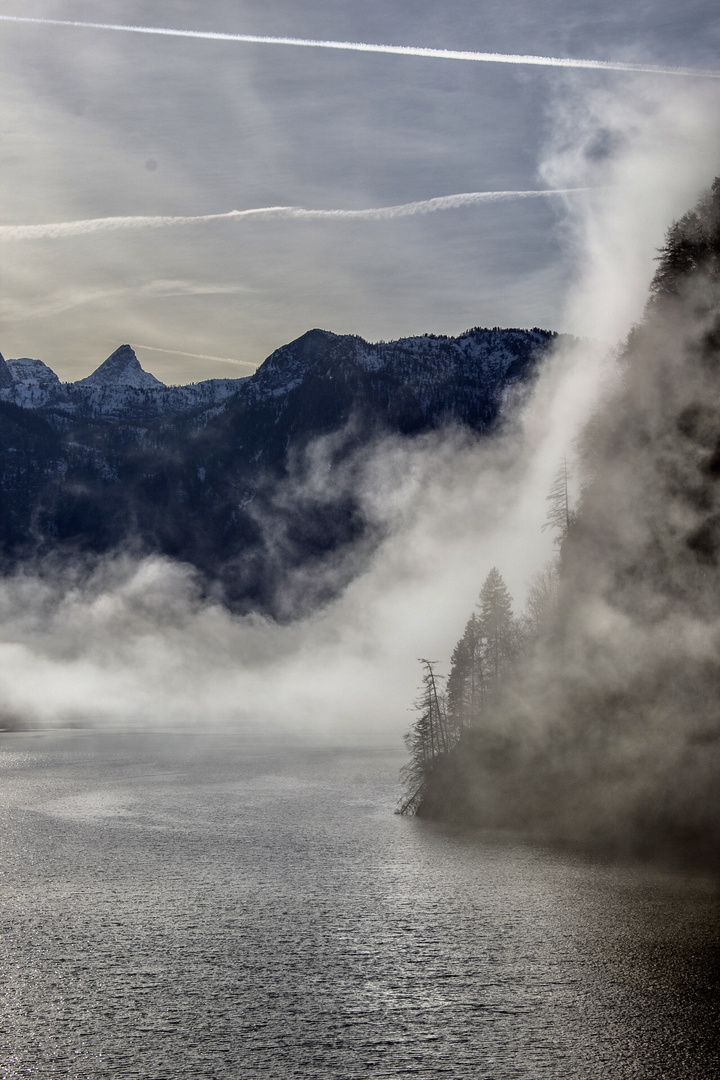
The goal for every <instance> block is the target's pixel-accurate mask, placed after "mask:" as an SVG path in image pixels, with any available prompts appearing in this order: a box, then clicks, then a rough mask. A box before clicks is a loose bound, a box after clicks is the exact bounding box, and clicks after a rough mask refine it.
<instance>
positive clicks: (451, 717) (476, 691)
mask: <svg viewBox="0 0 720 1080" xmlns="http://www.w3.org/2000/svg"><path fill="white" fill-rule="evenodd" d="M484 689H485V686H484V679H483V657H482V634H481V632H480V620H479V618H478V616H477V615H476V614H475V613H474V612H473V614H472V615H471V616H470V618H469V619H468V621H467V624H466V626H465V631H464V633H463V636H462V637H461V638H460V640H459V641H458V643H457V645H456V646H455V649H454V651H453V654H452V659H451V662H450V674H449V675H448V680H447V704H448V708H447V712H448V728H449V734H450V738H451V740H452V741H453V742H456V741H457V739H459V738H460V736H461V735H462V733H463V731H465V730H466V729H467V728H468V727H470V726H471V724H472V723H473V722H474V721H475V719H476V718H477V717H478V715H479V714H480V712H481V710H482V702H483V693H484Z"/></svg>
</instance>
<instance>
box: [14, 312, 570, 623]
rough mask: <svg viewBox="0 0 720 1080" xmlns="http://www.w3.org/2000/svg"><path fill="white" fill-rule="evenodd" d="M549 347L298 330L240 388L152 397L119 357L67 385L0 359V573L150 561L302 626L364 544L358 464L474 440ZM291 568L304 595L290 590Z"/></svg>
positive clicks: (503, 338)
mask: <svg viewBox="0 0 720 1080" xmlns="http://www.w3.org/2000/svg"><path fill="white" fill-rule="evenodd" d="M557 340H558V336H557V335H555V334H553V333H551V332H549V331H545V330H540V329H537V328H535V329H533V330H515V329H510V330H501V329H497V328H495V329H492V330H488V329H480V328H475V329H472V330H469V331H467V332H466V333H465V334H462V335H460V336H459V337H457V338H450V337H436V336H434V335H425V336H422V337H413V338H405V339H402V340H399V341H395V342H388V343H386V342H382V343H379V344H369V343H368V342H366V341H364V340H363V339H362V338H359V337H356V336H350V335H336V334H332V333H329V332H326V331H322V330H311V331H309V332H308V333H306V334H304V335H303V336H302V337H300V338H298V339H297V340H296V341H294V342H292V343H290V344H289V345H285V346H283V347H282V348H280V349H278V350H277V351H276V352H274V353H273V354H272V355H271V356H270V357H269V358H268V359H267V360H266V361H265V362H264V363H263V364H262V365H261V366H260V368H259V369H258V370H257V372H256V373H255V374H254V375H252V376H249V377H247V378H242V379H212V380H208V381H206V382H199V383H194V384H190V385H188V386H165V385H164V384H163V383H161V382H160V381H159V380H158V379H156V378H155V377H154V376H153V375H151V374H150V373H149V372H146V371H144V370H143V369H142V367H141V365H140V364H139V362H138V360H137V357H136V356H135V353H134V352H133V350H132V348H131V347H130V346H129V345H122V346H121V347H120V348H119V349H117V350H116V351H115V352H114V353H113V354H112V355H111V356H110V357H108V359H107V360H105V362H104V363H102V364H101V365H100V366H99V367H98V368H97V369H96V371H94V372H93V373H92V374H91V375H90V376H88V377H87V378H84V379H81V380H79V381H78V382H74V383H62V382H61V381H60V380H59V378H58V377H57V375H56V374H55V373H54V372H53V371H52V369H51V368H50V367H49V366H48V365H46V364H45V363H43V362H42V361H40V360H33V359H29V358H22V359H16V360H8V361H4V360H0V413H2V416H3V423H2V425H1V426H0V469H1V470H2V483H3V490H4V500H3V505H2V508H1V509H0V544H1V545H2V558H3V562H4V566H5V569H6V570H8V569H10V568H12V567H14V566H18V565H20V564H25V563H28V562H31V563H32V564H33V565H42V564H43V563H44V562H46V561H47V560H48V559H50V560H51V561H52V565H53V568H54V572H57V570H58V567H59V566H61V565H63V564H65V565H71V564H72V565H74V566H77V564H78V559H80V560H85V561H87V560H89V561H90V562H92V560H93V559H94V558H97V557H98V556H101V555H104V554H107V553H110V552H118V551H121V550H127V551H130V552H131V553H132V554H133V555H144V554H151V553H157V554H162V555H165V556H169V557H171V558H175V559H179V560H181V561H183V562H186V563H190V564H191V565H193V566H194V567H195V568H196V569H197V571H199V573H200V575H201V576H202V578H203V580H204V581H205V583H206V586H207V588H209V589H211V590H213V591H214V592H217V590H218V589H219V590H220V594H221V596H222V599H223V601H224V602H225V603H227V604H228V605H229V606H230V607H232V608H233V609H234V610H238V611H248V610H259V611H262V612H264V613H266V614H270V615H272V616H274V617H276V618H281V619H288V618H294V617H297V616H299V615H301V614H305V613H307V612H308V611H310V610H313V609H314V608H316V607H317V606H319V605H320V604H322V603H324V602H325V601H327V600H328V599H330V598H331V597H332V596H333V595H336V594H337V592H338V591H340V590H342V588H343V586H344V585H345V584H346V583H347V582H348V581H349V580H350V579H351V578H352V577H353V576H354V575H355V574H356V573H357V572H359V570H360V569H361V568H362V566H363V564H364V560H366V559H367V558H369V556H370V554H371V553H372V551H373V550H374V548H375V547H376V545H377V542H378V541H379V539H380V537H379V536H378V535H377V530H376V529H375V528H374V527H373V526H372V525H371V524H370V522H369V521H368V520H367V518H366V516H365V515H364V514H363V511H362V506H361V502H360V498H359V493H358V490H357V475H356V473H357V466H358V462H359V461H360V460H361V458H362V454H363V452H364V451H365V450H366V449H367V448H368V447H369V446H370V445H371V444H374V443H376V442H377V440H378V439H381V438H384V437H387V436H394V437H400V438H412V437H414V436H417V435H421V434H422V433H425V432H429V431H433V430H436V429H438V428H443V427H448V426H456V427H457V426H460V427H463V428H466V429H469V430H471V431H472V432H476V433H477V434H478V435H480V436H482V435H484V434H486V433H488V432H490V431H491V430H493V429H495V428H496V427H497V425H498V422H499V420H500V417H501V414H502V412H503V406H504V405H505V404H506V402H508V400H509V399H510V398H511V397H512V395H513V393H514V392H515V393H517V392H520V393H521V392H522V389H523V388H527V387H529V386H530V385H531V383H532V380H533V378H534V376H535V375H536V374H537V372H538V370H539V366H540V364H541V361H542V358H543V356H544V355H545V354H547V352H548V350H549V349H551V348H552V346H553V345H554V344H555V343H556V341H557ZM300 568H301V569H302V571H303V583H304V584H303V587H302V589H300V590H297V589H295V590H288V588H287V583H288V578H289V575H292V574H293V573H295V572H297V571H298V569H300ZM321 569H322V573H320V572H319V571H320V570H321ZM315 571H317V572H315Z"/></svg>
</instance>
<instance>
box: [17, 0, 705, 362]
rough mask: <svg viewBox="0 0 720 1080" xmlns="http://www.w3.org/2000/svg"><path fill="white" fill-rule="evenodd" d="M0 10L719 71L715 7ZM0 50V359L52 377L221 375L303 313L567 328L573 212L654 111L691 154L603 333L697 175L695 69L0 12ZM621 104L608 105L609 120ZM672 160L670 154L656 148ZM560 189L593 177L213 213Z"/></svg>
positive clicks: (645, 273) (383, 329)
mask: <svg viewBox="0 0 720 1080" xmlns="http://www.w3.org/2000/svg"><path fill="white" fill-rule="evenodd" d="M0 15H4V16H20V17H24V18H28V17H31V18H38V19H58V20H76V21H91V22H101V23H112V24H121V25H141V26H155V27H165V28H178V29H185V30H198V31H214V32H218V33H228V34H249V35H260V36H282V37H297V38H301V39H321V40H335V41H351V42H352V41H361V42H370V43H384V44H389V45H410V46H419V47H426V48H433V49H449V50H472V51H482V52H500V53H505V54H537V55H542V56H550V57H563V58H579V59H589V60H606V61H614V62H629V63H641V64H643V63H644V64H652V65H661V66H662V65H670V66H677V67H690V68H698V69H712V70H714V69H718V68H720V15H718V11H717V5H716V3H715V0H688V2H687V3H685V4H684V5H682V6H681V5H671V4H669V3H667V2H663V3H661V2H656V0H648V2H643V0H637V2H634V3H632V4H631V5H628V4H627V3H626V2H623V0H608V2H606V3H604V4H603V5H598V4H597V3H590V2H589V0H575V2H573V3H569V2H568V0H532V2H531V0H521V2H518V0H510V2H506V0H503V2H495V0H488V2H480V0H446V2H445V3H444V4H442V5H439V4H437V3H436V2H435V3H430V2H429V0H382V3H381V2H380V0H365V2H364V3H363V4H357V3H351V2H349V0H305V2H303V3H297V0H295V2H294V3H290V2H288V0H266V2H264V3H263V4H259V3H251V2H249V0H232V2H230V0H206V2H204V3H203V4H199V3H196V2H195V3H193V2H190V0H154V2H153V3H152V4H149V3H147V2H144V3H142V2H138V0H103V2H102V3H100V2H98V0H95V2H89V0H0ZM0 52H1V54H2V71H3V80H2V92H1V94H0V101H1V105H0V108H1V111H2V113H1V116H0V131H1V132H2V139H1V141H0V155H1V159H2V167H1V169H0V186H1V187H0V198H1V206H2V210H1V211H0V274H1V275H2V280H1V281H0V286H1V290H0V293H1V296H2V307H1V308H0V350H1V351H2V353H3V355H4V356H5V357H6V358H11V357H16V356H33V357H37V358H39V359H41V360H43V361H45V362H46V363H48V364H50V366H51V367H53V369H54V370H55V371H57V373H58V374H59V375H60V376H61V378H63V379H67V380H72V379H77V378H82V377H84V376H86V375H87V374H89V373H90V371H92V370H93V369H94V368H95V367H97V365H98V364H99V363H100V362H101V361H102V360H104V359H105V357H106V356H108V355H109V353H110V352H112V351H113V349H114V348H116V347H117V346H118V345H119V344H121V343H124V342H129V343H130V344H132V345H133V346H134V347H135V348H136V350H137V353H138V356H139V358H140V360H141V362H142V363H143V365H144V366H145V367H146V368H147V369H148V370H150V371H152V372H153V373H154V374H155V375H156V376H157V377H158V378H160V379H162V380H163V381H165V382H168V383H185V382H189V381H196V380H200V379H205V378H213V377H240V376H243V375H248V374H250V373H251V372H252V371H253V370H254V368H255V367H256V365H257V364H259V363H260V362H262V360H263V359H264V358H265V357H266V356H267V355H269V354H270V353H271V352H272V351H273V350H274V349H275V348H277V347H279V346H280V345H282V344H284V343H286V342H288V341H290V340H292V339H293V338H295V337H297V336H299V335H300V334H302V333H303V332H304V331H306V330H308V329H310V328H312V327H316V326H319V327H322V328H323V329H327V330H332V331H335V332H337V333H355V334H359V335H361V336H362V337H364V338H366V339H368V340H381V339H384V340H390V339H393V338H397V337H400V336H405V335H410V334H420V333H425V332H432V333H446V334H457V333H461V332H462V331H463V330H465V329H467V328H468V327H471V326H476V325H481V326H483V325H487V326H520V327H522V326H528V327H529V326H536V325H537V326H542V327H545V328H548V329H557V330H561V331H569V332H572V333H586V334H593V333H595V332H597V327H596V326H595V325H593V323H592V320H590V321H589V320H588V319H587V318H586V317H585V313H584V309H583V306H582V305H578V304H577V303H573V302H572V300H569V297H571V296H572V290H573V286H574V284H575V282H576V279H577V276H578V273H579V260H580V259H584V258H585V255H586V244H585V242H584V241H585V240H587V236H586V235H584V233H585V232H586V230H587V228H588V222H589V221H590V222H592V221H593V220H594V221H595V222H596V223H597V221H599V220H601V215H599V216H598V215H595V217H594V218H593V215H592V213H591V212H589V210H588V203H589V201H592V200H593V199H596V200H597V199H598V198H602V190H603V185H607V184H618V183H620V182H622V176H618V170H615V172H614V173H612V175H610V174H611V172H612V170H609V169H608V167H607V161H608V160H612V159H613V158H614V157H616V156H617V148H618V145H619V144H621V143H622V141H623V140H625V141H627V139H628V138H631V137H632V131H633V130H637V131H638V132H640V136H639V138H640V139H642V132H643V131H644V130H646V126H647V124H646V122H649V121H648V118H649V117H650V118H651V115H652V114H653V110H655V113H657V112H658V111H659V112H663V110H664V112H665V113H667V110H668V108H670V109H671V108H672V107H673V103H676V107H677V108H676V111H679V112H682V109H683V108H684V109H686V111H687V116H688V121H687V124H686V125H685V128H684V130H685V131H686V133H687V137H688V139H689V142H690V143H691V144H692V145H691V146H690V148H689V150H688V151H687V152H688V153H689V157H690V158H692V160H693V163H694V167H693V169H689V170H688V169H685V170H684V169H683V163H682V162H680V163H679V168H678V169H677V170H674V169H668V170H666V172H667V175H665V176H664V181H663V197H662V198H660V199H651V200H650V209H647V210H646V209H645V208H642V209H641V210H640V216H641V217H642V218H643V225H642V228H641V229H640V234H639V240H638V243H637V244H636V246H635V248H634V255H633V257H634V258H636V259H637V260H638V263H639V268H638V273H637V275H636V277H637V281H638V283H639V284H638V287H637V289H635V290H634V291H633V290H631V293H630V295H629V298H628V303H627V305H626V307H625V308H624V309H623V310H622V313H621V316H620V317H619V319H618V325H617V330H618V332H622V331H623V326H624V324H627V323H628V322H629V321H632V318H633V317H637V314H638V313H639V310H640V309H641V303H642V290H643V289H644V287H645V286H646V284H647V280H648V279H649V277H650V275H651V273H652V266H653V264H652V259H653V256H654V254H655V249H656V248H657V246H659V244H660V243H662V237H663V233H664V230H665V228H666V227H667V225H668V224H669V223H670V221H671V220H672V217H673V216H674V215H675V214H677V213H678V212H682V210H683V209H685V208H686V206H687V205H689V204H690V203H692V202H693V201H694V198H695V196H696V194H697V189H698V187H699V185H700V184H701V183H702V182H703V177H704V182H709V180H710V179H712V175H711V172H712V169H713V167H714V165H715V162H714V161H713V154H714V153H715V150H713V149H712V148H710V147H709V146H706V143H707V130H706V125H705V126H703V125H702V124H699V122H698V121H697V120H696V117H697V115H698V112H697V110H695V111H693V109H692V107H691V105H689V104H687V103H688V102H692V101H694V100H700V101H701V106H700V107H699V110H700V112H701V113H702V112H703V110H704V111H705V113H707V112H708V111H709V109H710V105H709V102H710V101H711V100H712V95H713V94H714V95H715V97H714V101H715V105H716V104H717V96H718V94H719V93H720V84H719V83H718V81H715V85H714V86H711V85H710V84H711V83H713V80H712V79H704V80H703V79H695V80H693V79H692V78H683V77H679V76H677V75H664V76H663V75H651V74H641V75H638V74H627V73H623V72H617V71H596V70H584V69H578V70H567V69H563V68H556V67H538V66H531V65H527V64H497V63H483V62H479V63H472V62H468V61H462V60H450V59H437V58H428V57H420V56H402V55H388V54H375V53H358V52H352V51H341V50H332V49H311V48H299V47H296V46H292V45H282V46H281V45H269V44H259V43H241V42H231V41H217V40H216V41H212V40H202V39H194V38H177V37H171V36H155V35H140V34H131V33H120V32H115V31H109V30H99V29H87V28H72V27H63V26H54V25H49V24H40V23H38V24H20V23H12V22H2V23H0ZM601 100H604V101H605V107H604V113H603V119H602V121H600V120H598V118H597V117H598V108H597V102H598V101H601ZM609 101H612V102H614V103H615V110H616V111H615V113H613V110H612V108H610V107H609V106H608V102H609ZM588 102H593V103H594V104H593V105H589V104H588ZM630 102H636V103H637V115H636V116H635V118H634V120H628V115H627V111H626V112H625V113H623V116H622V117H620V116H619V115H617V110H618V103H622V105H623V108H624V109H626V110H627V106H628V104H629V103H630ZM677 103H680V104H677ZM682 103H685V104H682ZM593 109H594V110H595V111H594V114H593V115H594V120H593V121H592V122H590V119H589V117H590V114H591V113H593ZM601 111H602V110H601ZM608 116H610V117H611V119H610V120H608ZM613 116H614V120H613V119H612V117H613ZM591 119H592V118H591ZM675 122H676V126H679V128H682V127H683V123H682V119H678V117H677V116H676V121H675ZM633 124H634V125H635V128H633ZM583 125H584V127H583ZM643 125H645V126H643ZM693 125H695V127H693ZM696 129H697V130H696ZM581 130H582V131H583V132H584V134H583V135H582V138H579V139H577V140H576V141H575V143H573V139H572V132H575V133H576V134H577V133H578V131H581ZM656 135H657V132H656ZM583 140H584V141H583ZM573 147H574V149H573ZM578 147H581V148H582V151H583V161H582V163H581V164H579V163H578ZM715 149H716V148H715ZM671 152H672V153H675V154H678V153H685V151H683V150H682V148H681V149H680V150H678V145H677V143H673V142H672V140H670V141H669V143H668V153H671ZM715 156H717V155H715ZM708 170H709V172H708ZM620 171H621V170H620ZM706 172H708V174H707V175H705V173H706ZM634 175H635V176H637V172H636V173H635V174H634ZM646 179H648V180H649V179H651V177H650V176H648V177H647V178H646ZM574 187H583V188H584V187H591V188H594V189H596V190H595V192H592V191H591V192H586V191H585V192H577V193H575V194H571V195H550V196H544V197H537V198H508V199H506V200H504V201H490V202H482V201H474V202H470V203H466V204H464V205H455V206H451V208H449V209H442V210H437V209H434V208H433V207H430V208H425V209H431V210H432V211H433V212H427V213H413V214H405V215H403V216H393V215H390V216H385V217H379V218H377V217H375V218H374V217H372V216H370V217H363V216H362V215H357V216H348V217H346V218H343V217H340V216H331V217H323V216H319V215H316V216H312V215H310V216H300V217H291V216H288V215H287V214H286V215H275V216H272V215H269V216H268V215H262V214H260V215H252V216H246V217H243V216H236V217H234V218H233V217H223V216H222V215H227V214H229V213H230V212H231V211H244V210H254V209H258V208H263V207H300V208H304V209H308V210H351V211H358V210H366V209H369V208H377V207H388V206H399V205H406V204H408V203H415V202H425V201H426V200H432V199H440V198H442V197H446V196H452V195H456V194H461V193H466V192H505V191H510V192H513V191H520V192H526V191H543V190H548V189H553V188H561V189H567V188H574ZM598 191H599V192H600V194H598ZM435 205H437V204H435ZM213 215H219V216H218V217H217V218H214V219H213V220H205V221H196V222H188V223H185V224H174V225H163V226H162V227H150V223H147V222H145V223H143V222H140V221H135V222H134V225H135V227H133V228H131V229H130V228H126V227H122V228H118V227H114V228H109V227H107V226H105V227H96V228H95V229H94V230H92V231H91V230H90V229H89V228H86V227H84V226H83V227H79V228H78V229H76V230H75V234H74V235H67V234H66V235H63V234H62V231H60V233H59V234H58V232H57V231H56V233H55V234H53V233H52V230H43V229H40V230H37V231H36V235H34V236H33V235H32V234H29V233H28V232H27V230H25V231H23V227H26V226H43V225H51V224H57V223H63V222H78V221H81V222H85V221H88V220H90V219H104V218H133V219H137V218H151V219H156V218H157V217H185V218H209V217H212V216H213ZM645 219H646V220H645ZM155 225H157V222H155ZM10 227H15V231H14V232H13V230H12V228H10ZM17 227H20V228H17ZM580 234H583V235H582V236H581V235H580ZM621 306H622V305H621ZM625 328H626V326H625ZM613 329H615V328H613Z"/></svg>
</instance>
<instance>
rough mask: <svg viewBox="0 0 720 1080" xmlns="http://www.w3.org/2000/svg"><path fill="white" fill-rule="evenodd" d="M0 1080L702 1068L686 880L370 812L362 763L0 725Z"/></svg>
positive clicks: (589, 1074) (712, 937)
mask: <svg viewBox="0 0 720 1080" xmlns="http://www.w3.org/2000/svg"><path fill="white" fill-rule="evenodd" d="M0 738H1V741H0V840H1V849H0V871H1V877H0V930H1V932H2V936H1V943H0V962H1V963H2V987H1V989H0V994H1V998H0V1062H2V1065H1V1067H0V1076H1V1077H2V1080H20V1078H21V1077H22V1078H27V1077H38V1078H43V1080H45V1078H55V1077H63V1078H70V1080H100V1078H105V1077H111V1078H133V1080H254V1078H259V1077H268V1078H270V1077H272V1078H279V1080H284V1078H295V1077H297V1078H303V1080H311V1078H315V1077H318V1078H328V1080H329V1078H338V1080H351V1078H352V1080H355V1078H357V1080H360V1078H363V1080H365V1078H372V1080H384V1078H395V1077H416V1078H421V1080H425V1078H427V1080H435V1078H442V1077H452V1078H454V1080H464V1078H468V1080H538V1078H542V1077H547V1078H552V1080H565V1078H568V1080H569V1078H573V1080H574V1078H578V1080H594V1078H598V1080H599V1078H601V1077H602V1078H604V1080H608V1078H610V1080H613V1078H623V1080H624V1078H626V1077H628V1078H629V1077H632V1078H640V1080H646V1078H658V1080H659V1078H661V1077H662V1078H663V1080H675V1078H677V1080H706V1078H707V1080H716V1077H717V1076H719V1075H720V1061H719V1059H718V1052H717V1044H716V1040H717V1030H718V1027H717V1023H718V985H719V983H718V971H717V966H716V961H717V943H718V908H717V898H716V895H715V892H714V889H713V887H712V884H711V883H710V882H709V881H707V880H706V879H703V878H701V877H692V878H690V877H687V876H681V875H678V874H675V873H671V872H663V871H660V870H657V869H649V868H642V867H633V866H629V865H624V866H613V865H610V864H607V863H603V862H601V861H598V860H593V859H591V858H589V857H588V856H584V855H581V854H578V853H572V852H568V851H559V850H553V849H550V848H543V847H538V846H537V845H531V844H528V843H524V842H522V841H521V840H519V839H517V838H512V837H504V838H503V837H498V836H487V835H480V834H477V833H475V834H467V833H462V832H459V831H453V830H451V829H444V828H441V827H438V826H433V825H429V824H427V823H423V822H419V821H414V820H412V819H407V818H400V817H397V816H395V815H393V813H392V810H393V807H394V803H395V799H396V797H397V770H398V766H399V765H400V764H401V762H402V758H401V756H400V755H398V754H394V753H391V752H388V751H373V752H369V751H350V750H344V751H331V750H308V749H288V748H285V749H278V748H276V747H272V746H259V745H253V746H248V745H247V744H246V743H245V741H244V740H242V739H241V738H239V737H231V736H227V737H222V738H219V739H217V740H213V739H210V738H203V737H195V736H182V735H165V736H141V735H135V736H110V735H104V736H87V735H77V734H76V735H66V736H62V735H57V734H56V735H52V736H44V737H43V736H31V735H3V736H2V737H0Z"/></svg>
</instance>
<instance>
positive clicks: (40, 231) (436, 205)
mask: <svg viewBox="0 0 720 1080" xmlns="http://www.w3.org/2000/svg"><path fill="white" fill-rule="evenodd" d="M586 190H588V189H586V188H562V189H555V190H552V191H466V192H462V193H460V194H458V195H440V196H438V197H437V198H434V199H421V200H419V201H417V202H410V203H401V204H399V205H397V206H375V207H370V208H368V209H366V210H307V209H304V208H303V207H300V206H260V207H255V208H253V209H250V210H229V211H227V212H226V213H223V214H197V215H191V216H170V215H152V216H143V215H134V216H132V217H106V218H89V219H87V220H85V221H61V222H57V223H55V224H47V225H0V241H1V240H9V241H15V240H58V239H62V238H64V237H72V236H92V235H93V234H95V233H109V232H118V231H124V230H144V229H166V228H173V227H177V226H181V225H204V224H208V223H209V222H217V221H241V220H245V219H257V218H310V219H317V218H324V219H327V218H330V219H334V220H338V221H388V220H390V219H392V218H403V217H414V216H415V215H417V214H434V213H437V212H438V211H442V210H456V209H458V208H460V207H462V206H475V205H478V204H481V203H498V202H508V201H511V200H513V199H539V198H546V197H548V196H563V197H567V196H570V195H578V194H583V193H584V192H585V191H586Z"/></svg>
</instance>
